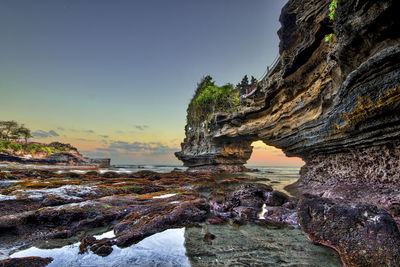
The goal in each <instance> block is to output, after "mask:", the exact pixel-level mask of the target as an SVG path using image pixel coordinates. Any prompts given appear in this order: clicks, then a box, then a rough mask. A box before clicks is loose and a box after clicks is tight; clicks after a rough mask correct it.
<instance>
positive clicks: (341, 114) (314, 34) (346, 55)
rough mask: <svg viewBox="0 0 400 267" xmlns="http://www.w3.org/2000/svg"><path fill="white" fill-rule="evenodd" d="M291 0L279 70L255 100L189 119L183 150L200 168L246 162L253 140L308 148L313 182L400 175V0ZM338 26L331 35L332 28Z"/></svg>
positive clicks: (292, 149) (296, 150)
mask: <svg viewBox="0 0 400 267" xmlns="http://www.w3.org/2000/svg"><path fill="white" fill-rule="evenodd" d="M330 2H331V1H330V0H290V1H289V2H288V3H287V4H286V5H285V7H284V8H283V9H282V14H281V16H280V21H281V25H282V27H281V29H280V30H279V32H278V34H279V37H280V40H281V41H280V47H279V48H280V61H281V64H280V65H279V69H278V70H277V71H275V72H274V74H273V75H271V76H270V77H268V78H267V79H266V80H265V81H262V84H263V87H262V88H260V90H259V92H257V94H255V95H254V96H252V98H253V104H252V105H251V106H250V107H243V108H241V110H240V111H238V112H235V113H231V114H216V115H215V116H214V118H213V119H212V121H211V123H210V125H209V126H208V128H207V129H206V128H205V127H200V129H193V128H192V127H190V126H186V129H185V130H186V138H185V140H184V142H183V143H182V150H181V151H180V152H177V153H176V156H177V157H178V158H179V159H181V160H182V161H183V162H184V164H185V165H186V166H188V167H190V169H191V170H196V169H212V170H225V171H238V170H243V169H244V167H243V164H245V163H246V161H247V160H248V159H249V157H250V155H251V152H252V147H251V143H252V142H253V141H257V140H262V141H263V142H264V143H265V144H267V145H271V146H275V147H278V148H280V149H282V150H283V151H284V152H285V154H286V155H287V156H297V157H301V158H302V159H303V160H304V161H305V162H306V165H305V166H304V167H303V168H302V171H301V180H302V181H303V182H307V181H311V180H317V181H323V180H324V179H326V178H327V177H332V178H334V179H336V180H344V181H352V180H357V181H364V180H367V181H374V182H375V181H376V182H380V183H381V182H391V183H397V184H398V183H400V176H399V175H400V174H399V172H398V171H396V170H399V169H400V160H399V159H400V141H399V140H400V138H399V137H400V112H399V111H400V34H399V31H398V29H399V28H400V20H399V19H398V15H397V14H396V13H395V12H396V11H397V10H400V9H399V2H398V1H395V0H381V1H373V0H369V1H356V0H339V1H338V6H337V9H336V12H335V18H334V20H333V21H332V20H330V19H329V16H328V14H329V10H328V6H329V3H330ZM332 32H333V33H334V34H335V37H334V38H333V39H332V40H331V41H329V42H326V41H325V40H324V37H325V36H326V35H327V34H330V33H332Z"/></svg>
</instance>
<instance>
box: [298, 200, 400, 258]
mask: <svg viewBox="0 0 400 267" xmlns="http://www.w3.org/2000/svg"><path fill="white" fill-rule="evenodd" d="M297 214H298V218H299V222H300V224H301V228H302V229H303V230H304V231H305V232H306V233H307V234H308V237H309V238H310V239H311V240H312V241H314V242H316V243H320V244H324V245H326V246H329V247H332V248H334V249H335V250H336V251H337V252H338V253H339V255H340V257H341V259H342V262H343V263H344V265H345V266H399V264H400V233H399V230H398V228H397V225H396V223H395V222H394V220H393V218H392V217H391V216H390V215H389V214H388V213H387V212H386V211H384V210H382V209H378V208H377V207H376V206H374V205H371V204H366V203H359V202H348V201H334V200H330V199H325V198H319V197H315V196H308V197H306V198H304V199H302V200H301V201H300V202H299V204H298V210H297Z"/></svg>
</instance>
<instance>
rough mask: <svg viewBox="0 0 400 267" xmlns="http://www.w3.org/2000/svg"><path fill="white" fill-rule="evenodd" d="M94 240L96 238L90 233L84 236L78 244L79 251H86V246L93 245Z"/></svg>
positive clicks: (81, 252)
mask: <svg viewBox="0 0 400 267" xmlns="http://www.w3.org/2000/svg"><path fill="white" fill-rule="evenodd" d="M95 242H96V238H95V237H94V236H92V235H87V236H84V237H83V238H82V239H81V243H80V244H79V253H80V254H83V253H85V252H86V251H87V248H88V246H91V245H93V244H94V243H95Z"/></svg>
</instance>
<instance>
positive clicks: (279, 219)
mask: <svg viewBox="0 0 400 267" xmlns="http://www.w3.org/2000/svg"><path fill="white" fill-rule="evenodd" d="M266 209H267V212H265V213H264V218H265V219H268V220H269V221H272V222H276V223H283V224H290V225H295V226H297V225H298V220H297V213H296V209H288V208H285V207H266Z"/></svg>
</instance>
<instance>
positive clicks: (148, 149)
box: [95, 141, 179, 155]
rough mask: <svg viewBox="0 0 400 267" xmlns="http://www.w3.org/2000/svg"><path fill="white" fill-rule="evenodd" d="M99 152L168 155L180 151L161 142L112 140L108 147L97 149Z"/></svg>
mask: <svg viewBox="0 0 400 267" xmlns="http://www.w3.org/2000/svg"><path fill="white" fill-rule="evenodd" d="M95 150H96V151H99V152H109V153H119V154H148V155H166V154H171V153H173V152H176V151H178V150H179V149H178V148H176V147H169V146H167V145H164V144H161V143H159V142H148V143H146V142H125V141H112V142H110V143H109V145H108V147H105V148H104V147H99V148H96V149H95Z"/></svg>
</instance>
